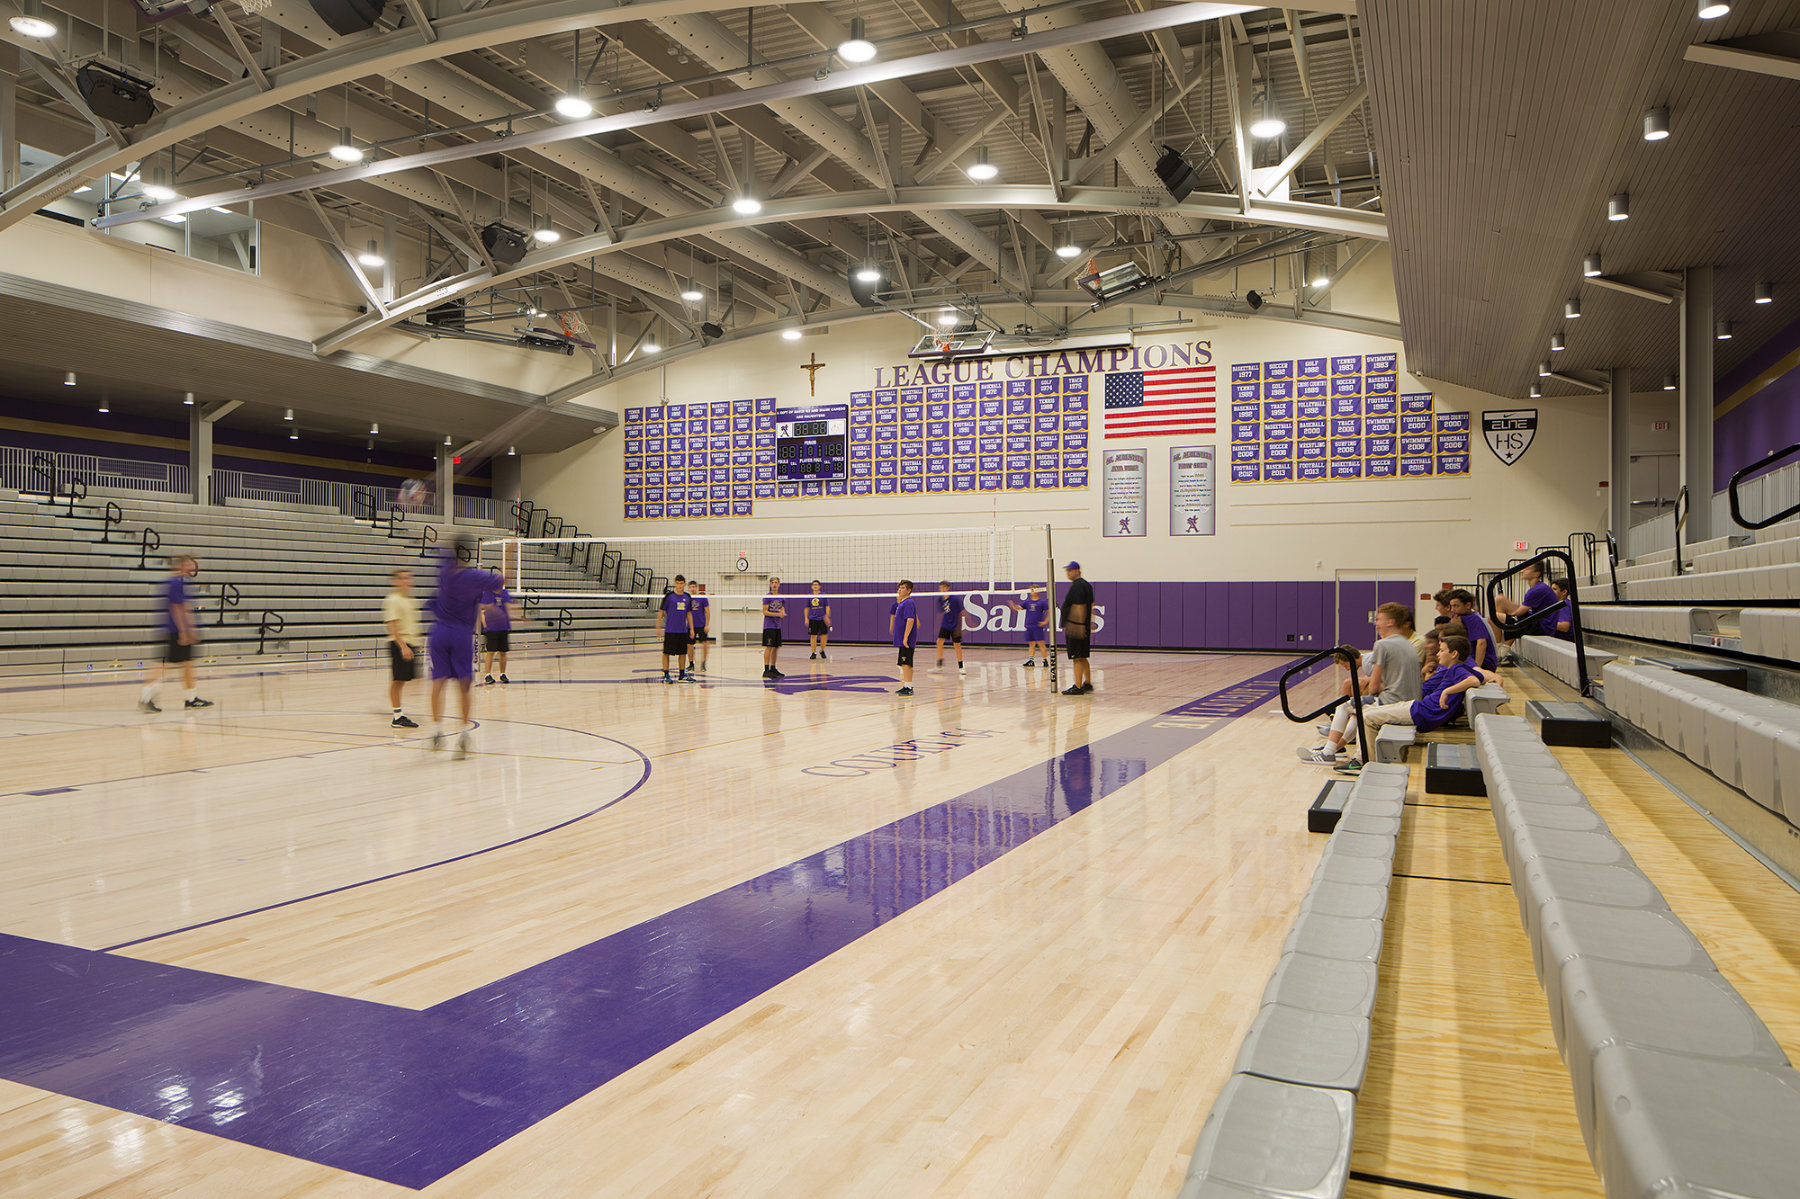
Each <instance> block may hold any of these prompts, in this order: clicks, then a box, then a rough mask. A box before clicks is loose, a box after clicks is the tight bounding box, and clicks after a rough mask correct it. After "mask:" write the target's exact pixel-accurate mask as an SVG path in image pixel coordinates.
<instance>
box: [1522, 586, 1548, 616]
mask: <svg viewBox="0 0 1800 1199" xmlns="http://www.w3.org/2000/svg"><path fill="white" fill-rule="evenodd" d="M1555 602H1556V592H1554V591H1552V590H1550V584H1548V583H1546V582H1544V581H1543V580H1542V579H1539V580H1538V581H1537V582H1535V583H1533V584H1532V585H1531V586H1530V587H1527V588H1526V589H1525V598H1524V599H1522V600H1520V601H1519V604H1520V605H1521V606H1522V607H1526V608H1530V609H1531V610H1532V611H1533V612H1542V611H1543V610H1544V609H1545V608H1548V607H1549V606H1550V605H1551V604H1554V603H1555Z"/></svg>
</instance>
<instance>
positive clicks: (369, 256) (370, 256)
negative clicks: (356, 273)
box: [356, 241, 387, 267]
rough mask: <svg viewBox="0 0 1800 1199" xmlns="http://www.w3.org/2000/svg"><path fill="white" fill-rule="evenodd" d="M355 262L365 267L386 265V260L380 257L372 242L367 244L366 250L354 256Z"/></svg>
mask: <svg viewBox="0 0 1800 1199" xmlns="http://www.w3.org/2000/svg"><path fill="white" fill-rule="evenodd" d="M356 261H358V262H360V263H362V264H363V265H364V266H367V267H377V266H386V265H387V259H385V258H383V257H382V256H381V252H380V251H379V250H377V249H376V248H375V243H374V242H373V241H371V242H370V243H369V248H368V249H366V250H364V251H363V252H362V253H360V254H358V255H357V256H356Z"/></svg>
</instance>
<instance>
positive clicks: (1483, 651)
mask: <svg viewBox="0 0 1800 1199" xmlns="http://www.w3.org/2000/svg"><path fill="white" fill-rule="evenodd" d="M1450 615H1451V616H1452V617H1454V618H1455V619H1457V620H1460V621H1462V625H1463V629H1464V630H1465V632H1466V633H1467V634H1468V639H1469V644H1470V645H1471V646H1472V647H1473V654H1472V656H1471V657H1470V659H1469V661H1470V663H1471V664H1472V665H1475V666H1477V667H1480V668H1481V669H1482V670H1498V669H1500V651H1499V650H1498V649H1496V648H1495V645H1494V634H1493V632H1492V631H1491V630H1490V629H1489V628H1488V626H1487V621H1485V620H1483V619H1482V618H1481V613H1479V612H1477V611H1476V610H1475V597H1474V596H1473V595H1471V594H1469V593H1468V592H1467V591H1465V590H1463V589H1462V588H1461V587H1458V588H1456V590H1454V591H1452V592H1451V593H1450Z"/></svg>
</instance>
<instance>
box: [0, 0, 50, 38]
mask: <svg viewBox="0 0 1800 1199" xmlns="http://www.w3.org/2000/svg"><path fill="white" fill-rule="evenodd" d="M22 9H23V11H21V12H20V14H19V15H18V16H16V17H14V18H13V19H12V20H10V21H8V22H7V24H8V25H10V26H11V27H12V31H13V32H14V33H16V34H18V35H19V36H20V37H32V38H38V39H39V40H42V39H44V38H52V37H55V36H56V23H55V22H54V21H50V20H46V19H45V17H44V6H43V3H42V0H25V3H24V5H23V6H22Z"/></svg>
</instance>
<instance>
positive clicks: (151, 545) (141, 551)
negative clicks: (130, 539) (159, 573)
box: [138, 526, 162, 570]
mask: <svg viewBox="0 0 1800 1199" xmlns="http://www.w3.org/2000/svg"><path fill="white" fill-rule="evenodd" d="M161 548H162V534H161V533H158V532H157V531H156V530H155V529H152V528H150V527H148V526H146V527H145V528H144V531H143V532H142V533H141V534H139V535H138V569H139V570H147V569H148V568H149V566H150V554H151V552H152V551H154V550H159V549H161Z"/></svg>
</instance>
